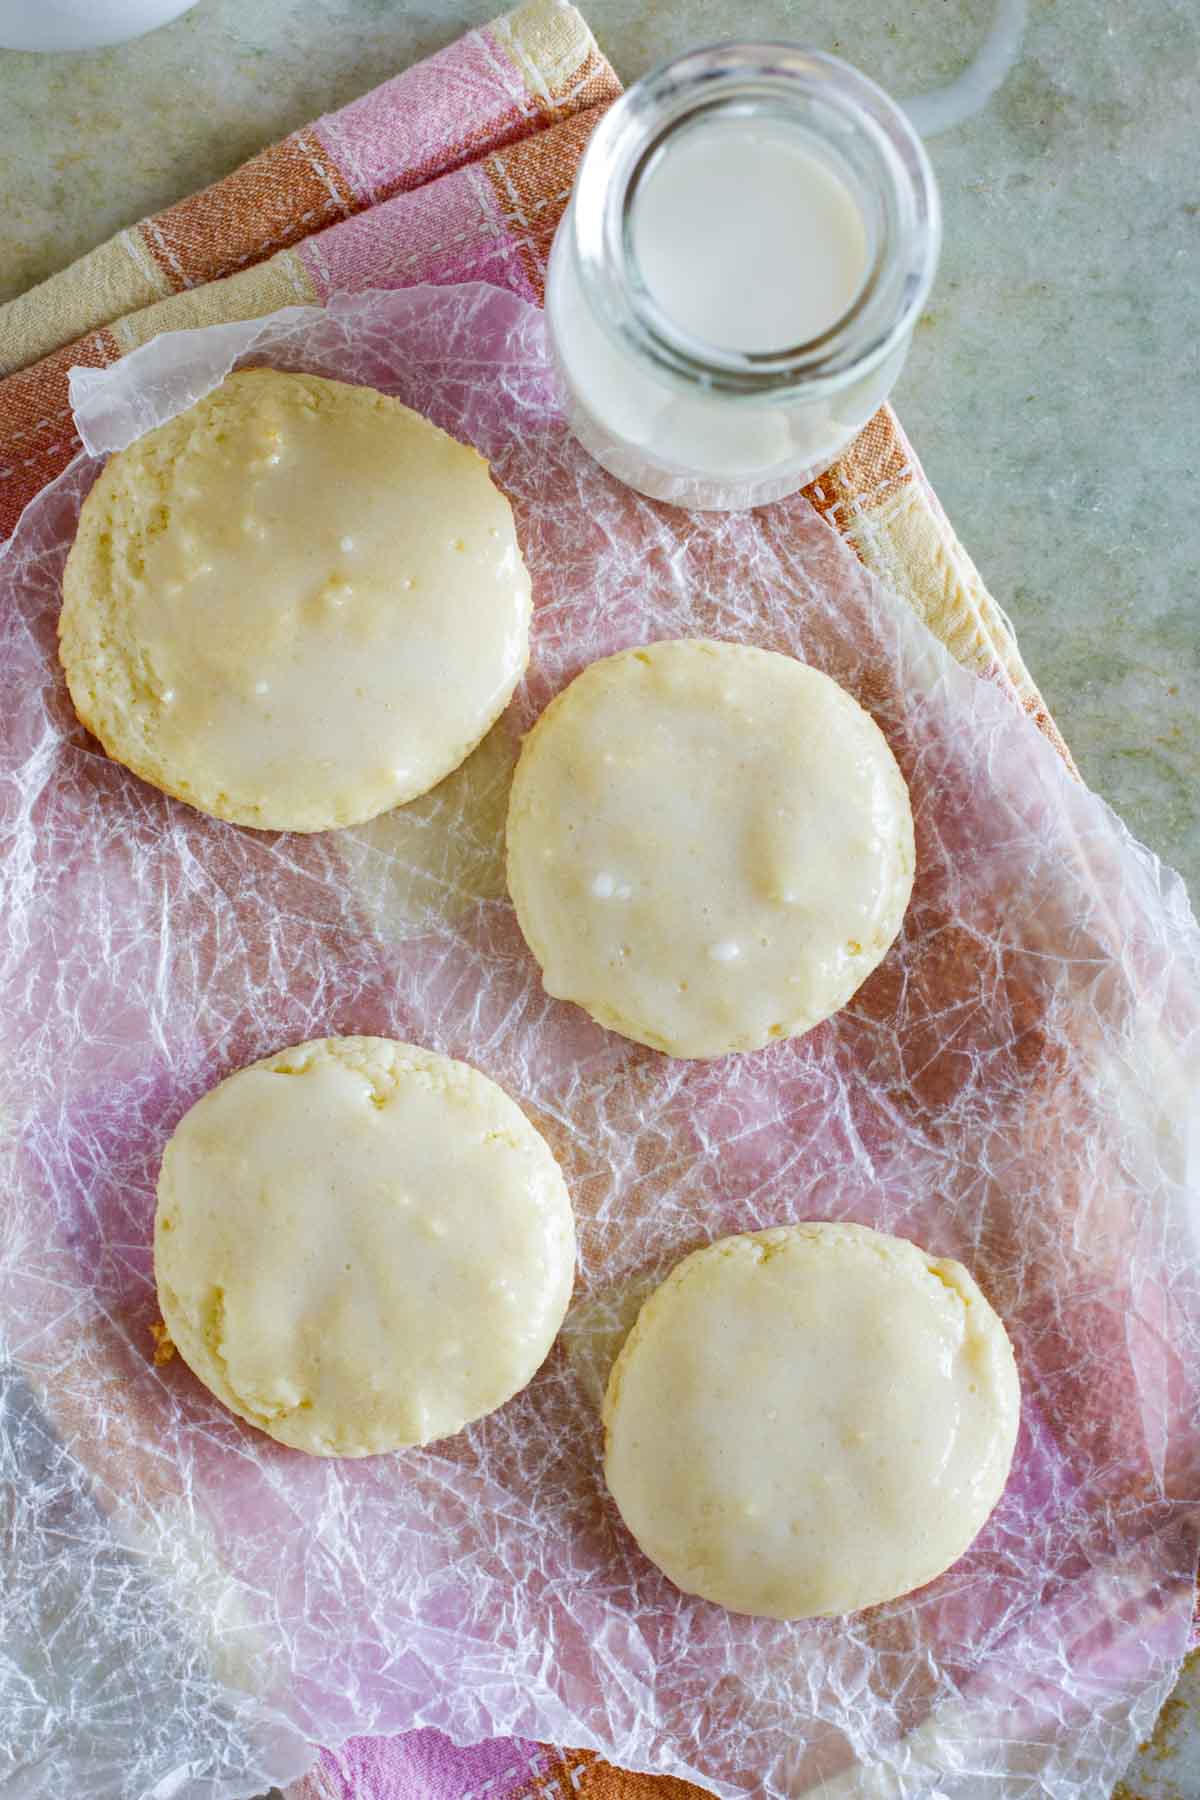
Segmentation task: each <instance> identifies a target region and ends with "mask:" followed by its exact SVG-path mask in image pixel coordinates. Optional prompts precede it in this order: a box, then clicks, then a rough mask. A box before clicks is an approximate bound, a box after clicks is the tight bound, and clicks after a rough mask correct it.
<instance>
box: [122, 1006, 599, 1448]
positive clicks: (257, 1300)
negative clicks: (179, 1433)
mask: <svg viewBox="0 0 1200 1800" xmlns="http://www.w3.org/2000/svg"><path fill="white" fill-rule="evenodd" d="M574 1269H575V1225H574V1217H573V1214H572V1211H571V1203H570V1200H569V1198H568V1196H567V1190H566V1187H565V1185H564V1182H563V1179H562V1175H561V1174H560V1172H559V1169H558V1165H557V1163H556V1162H555V1160H554V1157H553V1156H552V1155H551V1153H550V1150H549V1148H548V1146H547V1145H546V1143H545V1141H544V1140H543V1138H542V1137H541V1136H540V1135H539V1133H538V1132H537V1131H535V1130H534V1128H533V1126H532V1125H531V1124H530V1123H529V1121H528V1119H526V1117H525V1115H524V1114H523V1113H522V1112H521V1110H520V1108H519V1107H518V1106H516V1105H515V1104H514V1102H513V1101H512V1100H510V1099H509V1097H508V1095H507V1094H505V1093H504V1092H503V1090H502V1089H501V1088H498V1087H497V1086H496V1084H495V1082H493V1081H489V1080H488V1079H487V1078H486V1076H484V1075H481V1074H480V1073H479V1072H478V1070H476V1069H472V1068H469V1067H468V1066H467V1064H465V1063H460V1062H451V1061H449V1060H448V1059H447V1058H446V1057H444V1056H436V1055H434V1054H433V1053H432V1052H430V1051H428V1050H419V1049H416V1048H414V1047H413V1045H411V1044H401V1043H396V1042H394V1041H393V1040H392V1039H390V1038H377V1037H343V1038H325V1039H320V1040H317V1041H315V1042H312V1043H307V1044H298V1045H296V1046H295V1047H294V1048H293V1049H289V1050H281V1051H279V1052H278V1053H277V1054H276V1055H274V1056H269V1057H267V1058H266V1059H265V1060H264V1061H262V1062H258V1063H254V1064H252V1065H251V1066H250V1067H249V1068H246V1069H242V1070H240V1071H239V1072H238V1073H237V1074H236V1075H231V1076H230V1077H229V1078H228V1080H226V1081H223V1082H221V1083H220V1085H219V1086H218V1087H215V1088H213V1089H212V1091H211V1092H210V1093H208V1094H206V1095H205V1096H204V1097H203V1099H201V1100H198V1101H197V1102H196V1104H195V1106H193V1107H192V1109H191V1111H190V1112H188V1113H187V1114H186V1115H185V1116H184V1118H183V1119H182V1121H181V1122H180V1124H179V1126H178V1128H177V1130H176V1132H175V1135H174V1136H173V1137H172V1139H171V1141H170V1143H169V1144H168V1145H167V1148H166V1153H165V1155H164V1156H163V1162H162V1171H161V1173H160V1176H159V1182H158V1211H157V1215H156V1219H155V1231H154V1271H155V1278H156V1280H157V1283H158V1297H159V1306H160V1308H161V1310H162V1316H163V1321H164V1324H165V1326H166V1329H167V1332H168V1333H169V1336H170V1339H171V1341H172V1342H173V1343H174V1345H175V1347H176V1348H177V1349H178V1351H179V1352H180V1354H181V1355H182V1357H183V1358H184V1361H185V1362H187V1364H188V1365H189V1367H190V1368H192V1369H193V1370H194V1371H195V1373H196V1374H197V1375H198V1376H199V1377H200V1379H201V1381H203V1382H204V1384H205V1386H206V1387H208V1388H210V1389H211V1391H212V1392H213V1393H214V1394H215V1395H216V1396H217V1398H218V1399H219V1400H223V1401H224V1403H225V1405H226V1406H228V1407H230V1408H231V1409H232V1410H233V1411H234V1412H235V1413H237V1414H238V1415H239V1416H240V1417H241V1418H243V1419H247V1420H249V1422H250V1423H251V1424H252V1425H257V1426H258V1427H259V1428H260V1429H261V1430H263V1431H265V1432H267V1433H269V1435H270V1436H271V1437H273V1438H278V1440H279V1442H280V1443H282V1444H289V1445H291V1446H292V1448H293V1449H296V1450H307V1451H309V1452H311V1453H312V1454H313V1455H316V1456H370V1455H373V1454H375V1453H376V1452H378V1451H384V1450H398V1449H402V1448H404V1447H406V1446H408V1445H413V1444H424V1443H428V1442H429V1441H430V1440H431V1439H434V1438H443V1437H448V1436H450V1434H451V1433H452V1432H456V1431H458V1430H460V1429H461V1428H462V1426H464V1425H466V1424H467V1423H469V1421H470V1420H472V1419H478V1418H480V1417H482V1415H483V1414H484V1413H488V1412H491V1411H492V1410H493V1409H494V1408H495V1407H497V1406H500V1405H502V1404H503V1403H504V1401H506V1400H507V1399H509V1398H510V1397H511V1396H512V1395H513V1394H515V1393H516V1392H517V1391H518V1390H519V1389H520V1388H523V1387H524V1386H525V1385H526V1383H527V1382H528V1381H529V1380H530V1378H531V1377H532V1376H533V1374H534V1373H535V1371H536V1370H537V1368H538V1367H539V1365H540V1364H541V1362H542V1361H543V1359H544V1358H545V1356H546V1353H547V1352H548V1350H549V1349H550V1346H551V1344H552V1343H553V1342H554V1338H555V1336H556V1334H557V1332H558V1328H559V1326H560V1325H561V1323H562V1320H563V1315H564V1314H565V1312H566V1309H567V1303H568V1300H569V1299H570V1295H571V1285H572V1281H573V1278H574Z"/></svg>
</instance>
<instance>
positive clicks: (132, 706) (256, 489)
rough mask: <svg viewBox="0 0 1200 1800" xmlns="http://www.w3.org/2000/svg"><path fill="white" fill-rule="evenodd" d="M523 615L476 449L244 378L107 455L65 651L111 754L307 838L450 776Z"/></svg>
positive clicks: (408, 420)
mask: <svg viewBox="0 0 1200 1800" xmlns="http://www.w3.org/2000/svg"><path fill="white" fill-rule="evenodd" d="M529 613H530V591H529V576H528V574H527V572H526V569H525V567H524V564H523V562H522V560H521V555H520V552H519V550H518V547H517V540H516V534H515V530H514V527H513V518H512V510H511V508H510V507H509V504H508V502H507V500H505V499H504V497H503V496H502V495H501V494H500V493H499V492H498V491H497V490H496V488H495V487H494V486H493V485H492V482H491V481H490V479H489V477H488V469H487V464H486V463H485V462H484V461H483V459H482V457H480V456H478V455H477V454H476V452H475V451H474V450H471V449H468V448H467V446H466V445H464V444H460V443H458V442H457V441H456V440H455V439H454V438H452V437H448V436H447V435H446V433H445V432H444V431H439V430H438V429H437V427H436V426H434V425H432V424H430V422H429V421H428V419H424V418H422V417H421V416H420V415H419V414H417V413H415V412H412V411H410V410H409V408H408V407H406V406H402V405H401V404H400V402H399V401H398V400H393V399H390V398H388V396H386V395H384V394H380V393H376V392H375V390H374V389H373V388H366V387H349V386H346V385H345V384H344V383H342V382H338V381H326V380H324V379H322V378H321V377H319V376H315V375H285V374H280V373H277V372H276V371H274V370H270V369H246V370H243V371H242V372H241V373H240V374H236V375H231V376H230V377H229V378H228V380H226V381H225V382H223V383H222V385H221V386H220V387H219V388H216V389H215V390H214V391H213V392H212V393H210V394H207V395H205V397H204V398H203V399H202V400H199V401H197V402H196V404H195V405H194V406H192V407H190V408H189V409H188V410H187V411H186V412H184V413H181V414H179V416H178V417H177V418H174V419H171V420H170V421H169V422H168V423H167V424H166V425H162V426H160V427H159V428H158V429H157V430H156V431H152V432H150V433H148V434H147V436H145V437H143V438H139V439H138V441H137V442H136V443H135V444H132V445H130V447H129V448H128V449H127V450H122V451H120V452H119V453H118V454H117V455H115V456H113V457H111V458H110V460H109V462H108V464H107V466H106V467H105V469H104V472H103V474H102V475H101V476H100V478H99V480H98V481H97V482H96V485H95V486H94V487H93V489H92V491H91V493H90V494H89V495H88V497H87V499H86V500H85V502H84V505H83V510H82V512H81V514H80V519H79V529H78V533H77V535H76V539H75V543H74V545H73V547H72V549H71V553H70V556H69V557H68V559H67V566H66V572H65V574H64V577H63V608H62V617H61V621H60V625H59V646H60V653H61V656H62V662H63V667H64V669H65V671H66V676H67V684H68V686H69V688H70V691H71V698H72V700H73V701H74V704H75V710H76V712H77V713H78V714H79V717H80V719H81V720H82V721H83V723H84V724H85V725H86V726H87V728H88V730H89V731H92V732H94V733H95V735H96V736H97V737H98V738H99V739H100V742H101V743H102V744H103V745H104V748H105V749H106V750H107V751H108V753H109V755H110V756H113V757H115V758H116V759H117V760H118V761H119V762H123V763H125V764H126V765H127V766H128V767H129V768H131V769H133V770H134V771H135V773H136V774H138V775H141V776H142V777H143V778H144V779H145V780H147V781H150V782H152V783H153V784H154V785H155V787H159V788H163V789H164V790H165V791H166V792H167V793H170V794H175V795H177V796H178V797H179V798H180V799H183V800H187V801H189V802H190V803H191V804H192V805H193V806H196V807H199V808H200V809H201V811H203V812H208V813H212V814H215V815H216V817H218V818H221V819H229V820H232V821H234V822H235V823H237V824H239V825H256V826H261V827H273V828H277V829H282V830H289V831H323V830H325V829H327V828H328V827H331V826H336V825H349V824H353V823H356V822H357V821H359V820H362V819H369V818H372V817H373V816H374V815H375V814H377V813H380V812H383V811H385V810H387V809H388V808H389V807H393V806H398V805H400V804H401V803H402V802H404V801H406V800H411V799H413V798H414V797H415V796H416V795H418V794H423V793H424V792H425V791H426V789H427V788H430V787H432V786H433V785H434V784H435V783H436V782H438V781H440V780H441V779H442V777H443V776H444V775H447V774H449V772H450V770H451V769H453V768H456V767H457V766H458V764H459V763H460V762H462V760H463V758H464V757H465V756H466V755H467V754H468V752H469V751H471V750H472V749H473V748H474V746H475V745H476V744H477V743H478V742H479V741H480V739H481V738H482V737H483V735H484V733H485V732H486V731H487V730H488V728H489V727H490V726H491V725H492V724H493V723H494V722H495V720H496V719H497V718H498V717H499V715H500V713H501V712H502V711H503V709H504V707H505V706H506V705H507V703H508V700H509V697H510V696H511V694H512V691H513V688H514V687H515V685H516V683H517V681H518V679H519V677H520V675H521V673H522V671H523V670H524V668H525V664H526V661H527V658H528V654H529Z"/></svg>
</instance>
